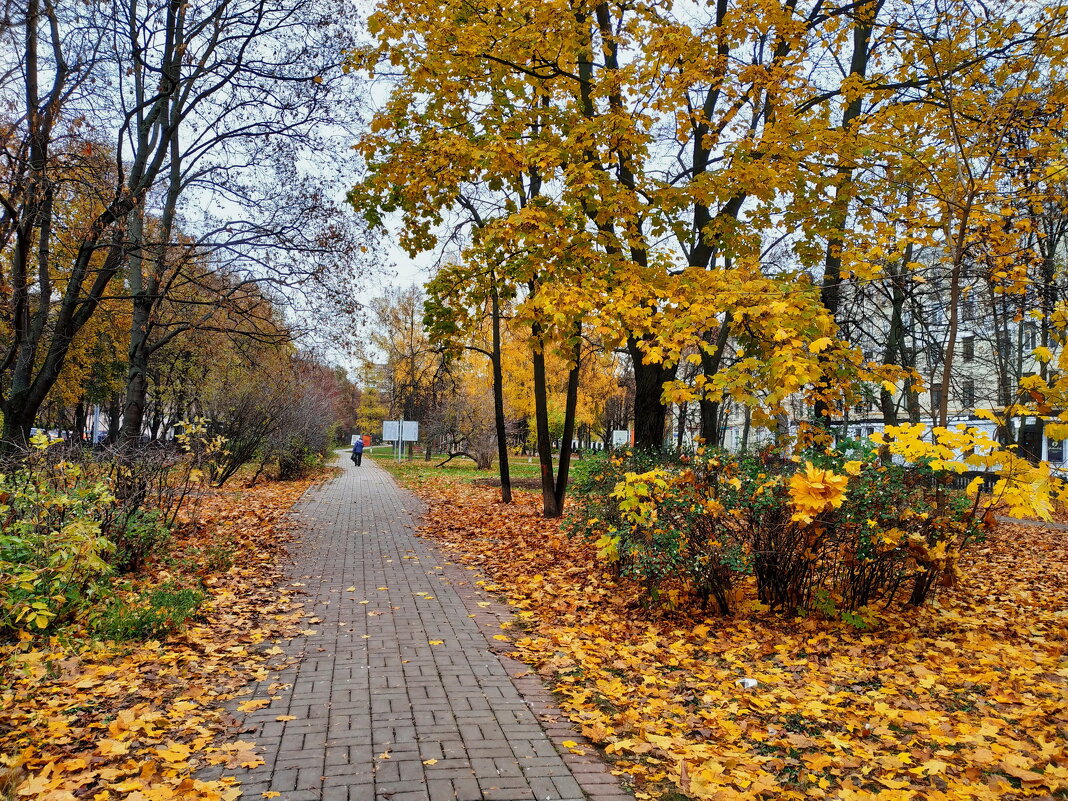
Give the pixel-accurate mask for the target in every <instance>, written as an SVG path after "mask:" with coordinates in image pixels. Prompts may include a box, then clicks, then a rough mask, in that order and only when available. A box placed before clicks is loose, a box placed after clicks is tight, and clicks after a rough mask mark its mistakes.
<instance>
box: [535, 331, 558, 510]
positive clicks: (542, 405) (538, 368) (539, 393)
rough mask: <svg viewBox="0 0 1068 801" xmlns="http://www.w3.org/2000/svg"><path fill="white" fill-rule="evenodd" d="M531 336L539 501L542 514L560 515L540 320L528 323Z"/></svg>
mask: <svg viewBox="0 0 1068 801" xmlns="http://www.w3.org/2000/svg"><path fill="white" fill-rule="evenodd" d="M531 334H532V335H533V339H534V354H533V362H534V431H535V436H536V438H537V441H538V461H539V462H540V464H541V503H542V514H543V515H544V516H545V517H559V516H560V512H561V510H560V508H559V507H558V506H557V503H556V482H555V480H554V476H553V443H552V439H551V438H550V436H549V388H548V385H547V383H546V378H545V350H544V347H545V343H544V339H543V336H542V329H541V325H540V324H539V323H534V324H533V325H532V326H531Z"/></svg>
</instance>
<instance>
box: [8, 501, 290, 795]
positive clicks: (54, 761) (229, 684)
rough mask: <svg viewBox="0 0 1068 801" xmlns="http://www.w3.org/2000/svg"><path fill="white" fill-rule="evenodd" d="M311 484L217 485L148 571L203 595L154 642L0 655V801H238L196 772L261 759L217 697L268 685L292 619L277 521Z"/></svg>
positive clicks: (49, 646) (56, 643) (61, 641)
mask: <svg viewBox="0 0 1068 801" xmlns="http://www.w3.org/2000/svg"><path fill="white" fill-rule="evenodd" d="M310 483H311V482H310V481H292V482H283V483H270V484H265V485H261V486H258V487H255V488H253V489H232V490H231V489H227V490H220V491H216V492H214V493H212V494H211V495H209V496H208V497H206V498H205V499H203V503H202V505H200V507H199V509H197V510H196V515H197V517H196V521H197V522H196V523H195V524H192V523H188V522H187V524H186V525H185V526H184V527H183V530H182V534H181V535H180V536H179V537H178V539H177V540H176V541H175V542H173V543H172V545H171V548H170V549H169V555H168V558H166V559H163V560H160V561H158V563H156V564H154V565H153V566H152V571H151V573H152V574H151V575H150V576H146V577H145V579H146V580H148V581H151V582H163V581H166V580H168V579H170V578H174V577H175V576H178V575H182V576H183V577H184V578H185V579H186V580H188V578H189V576H190V573H198V574H199V578H200V580H201V581H202V582H203V586H204V588H205V590H206V591H207V593H208V599H207V601H206V602H205V604H204V606H203V607H202V608H201V610H200V614H199V615H198V617H197V619H196V620H195V621H194V622H192V623H191V624H189V625H188V626H187V627H186V628H185V630H184V631H182V632H181V633H179V634H175V635H173V636H171V637H169V638H167V639H166V640H165V641H164V642H158V641H150V642H135V643H125V644H114V643H105V644H102V643H97V642H93V641H92V640H91V639H88V638H85V637H82V636H79V634H78V633H77V632H75V633H67V634H65V635H63V636H60V637H54V638H52V639H50V640H48V641H45V642H42V641H40V640H37V641H29V640H28V641H26V642H22V643H14V644H7V645H3V646H0V710H2V711H0V760H2V762H0V799H7V798H15V799H40V801H73V799H93V801H111V800H112V799H116V800H117V799H126V800H127V801H164V800H165V799H172V798H180V799H189V800H190V801H192V800H193V799H204V800H205V801H208V800H209V799H226V800H227V801H229V800H230V799H235V798H237V797H238V796H239V795H240V789H239V788H238V786H237V784H236V782H235V780H234V779H232V778H223V779H221V780H219V781H200V780H198V779H196V778H194V777H193V771H195V770H196V768H198V767H200V766H203V765H223V766H225V767H226V768H238V767H241V766H245V767H248V766H253V765H258V764H262V760H260V758H259V757H258V756H257V755H256V753H255V748H254V744H253V743H250V742H247V741H243V740H238V739H236V738H235V736H234V735H235V734H236V732H235V730H234V724H235V721H234V719H233V718H232V716H230V715H229V714H228V713H227V712H226V711H225V710H224V708H223V705H224V702H225V701H227V700H229V699H232V698H234V697H235V696H238V695H241V694H242V688H243V687H245V685H247V684H248V683H249V682H251V681H253V680H262V679H264V678H267V676H268V674H269V672H270V671H271V670H272V669H273V668H274V666H276V665H278V664H280V660H281V659H282V658H283V657H282V656H281V654H282V650H281V648H279V647H277V646H276V645H272V643H271V641H272V640H278V639H279V638H284V637H292V636H294V635H295V634H296V631H297V629H299V628H300V626H299V620H300V618H301V616H302V614H301V612H300V609H299V606H300V604H299V602H298V601H297V600H296V599H295V598H294V597H293V593H295V592H296V591H295V590H287V589H277V585H278V583H279V579H280V576H279V573H278V569H279V567H278V566H279V556H280V554H281V553H282V552H283V550H284V542H285V540H286V539H287V534H286V532H285V530H284V527H283V526H281V525H279V522H280V520H281V518H282V517H283V515H284V514H285V512H286V511H287V510H288V509H289V508H290V507H291V506H292V505H293V503H294V502H295V501H296V500H297V499H298V498H299V497H300V496H301V494H302V493H303V492H304V491H305V490H306V489H307V488H308V486H309V484H310Z"/></svg>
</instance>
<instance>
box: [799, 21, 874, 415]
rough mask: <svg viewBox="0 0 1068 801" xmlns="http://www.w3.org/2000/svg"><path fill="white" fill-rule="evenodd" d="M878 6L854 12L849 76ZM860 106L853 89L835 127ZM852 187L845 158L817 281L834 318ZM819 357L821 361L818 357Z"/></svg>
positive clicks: (821, 408)
mask: <svg viewBox="0 0 1068 801" xmlns="http://www.w3.org/2000/svg"><path fill="white" fill-rule="evenodd" d="M881 6H882V0H868V2H867V3H864V4H863V5H861V6H860V7H859V8H858V9H857V12H856V20H857V21H856V23H855V24H854V26H853V56H852V58H851V60H850V64H849V74H850V76H859V77H860V78H864V77H866V75H867V71H868V61H869V58H870V55H871V35H872V31H873V30H874V27H875V17H876V15H877V14H878V13H879V8H880V7H881ZM862 110H863V95H862V94H860V93H857V95H856V96H854V97H853V98H852V99H851V100H850V101H849V102H848V103H847V104H846V107H845V109H844V110H843V112H842V120H841V123H840V124H839V130H841V131H842V132H848V131H849V126H850V125H852V123H853V122H854V120H856V119H857V118H858V117H859V116H860V113H861V111H862ZM852 188H853V166H852V163H851V162H848V161H847V162H846V163H843V164H841V165H839V167H838V174H837V176H836V179H835V185H834V200H833V201H832V202H831V210H830V220H829V230H830V235H829V236H828V238H827V250H826V254H825V256H824V262H823V281H822V282H821V284H820V301H821V302H822V303H823V306H824V308H825V309H826V310H827V313H828V314H829V315H830V316H831V317H832V318H834V319H835V320H836V321H837V317H838V307H839V304H840V302H841V287H842V249H843V247H844V246H845V239H844V236H843V233H842V232H843V231H844V229H845V225H846V220H847V218H848V216H849V201H850V198H851V195H852ZM820 361H821V362H822V361H824V357H821V359H820ZM818 386H819V387H820V389H822V390H823V391H824V392H825V393H827V392H829V390H830V389H831V386H830V384H829V382H828V381H827V379H820V383H819V385H818ZM815 413H816V420H817V422H818V423H819V424H821V425H823V426H824V427H825V428H828V429H829V428H830V422H831V413H832V409H831V405H830V401H829V399H828V398H827V397H826V395H824V394H821V395H818V396H817V399H816V404H815Z"/></svg>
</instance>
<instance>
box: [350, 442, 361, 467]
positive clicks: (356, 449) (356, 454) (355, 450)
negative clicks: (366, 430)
mask: <svg viewBox="0 0 1068 801" xmlns="http://www.w3.org/2000/svg"><path fill="white" fill-rule="evenodd" d="M352 461H353V462H355V463H356V466H357V467H359V466H360V463H361V462H362V461H363V434H357V435H356V441H355V442H354V443H352Z"/></svg>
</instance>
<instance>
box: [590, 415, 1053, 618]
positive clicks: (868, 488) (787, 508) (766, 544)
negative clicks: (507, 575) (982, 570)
mask: <svg viewBox="0 0 1068 801" xmlns="http://www.w3.org/2000/svg"><path fill="white" fill-rule="evenodd" d="M980 433H981V432H975V431H971V432H967V431H941V432H935V433H934V434H933V436H932V439H931V441H929V442H928V441H926V440H924V439H923V437H922V431H921V430H920V429H919V428H914V427H909V426H904V427H899V428H898V429H893V428H892V429H888V434H887V436H886V437H885V438H880V444H881V446H882V448H881V450H879V451H876V450H874V449H872V447H871V446H870V445H862V444H859V443H853V444H850V445H849V446H848V447H845V448H843V449H841V450H834V449H824V450H812V451H810V452H807V453H806V454H805V455H804V456H803V457H802V456H794V457H793V458H790V459H788V458H784V457H783V456H782V455H781V454H780V453H776V452H772V451H766V452H762V453H759V454H751V455H737V454H728V453H723V452H716V453H711V452H709V453H703V452H701V453H698V454H695V455H693V456H690V457H684V458H682V459H679V460H674V461H672V460H668V461H665V462H663V463H656V462H655V461H654V460H653V459H651V458H650V457H648V456H642V455H636V454H635V455H631V456H630V457H629V458H628V459H620V458H619V457H618V456H616V457H614V458H613V460H598V459H592V460H587V461H586V463H585V464H584V465H582V466H581V467H580V468H579V470H578V478H577V480H576V484H575V493H576V497H577V498H578V499H579V501H580V503H581V504H582V508H581V509H580V510H579V512H578V513H577V514H576V515H574V516H573V517H572V521H571V530H572V531H573V532H576V533H580V534H582V535H584V536H588V537H590V538H591V539H593V540H595V541H596V546H597V552H598V556H599V558H601V559H604V560H606V561H607V562H608V563H609V564H610V565H611V566H612V568H613V569H615V570H617V571H618V572H620V573H621V574H625V575H632V576H634V577H636V578H638V579H640V580H641V581H642V582H643V583H644V585H645V586H646V588H647V591H648V594H649V598H650V599H651V600H652V601H654V602H656V601H658V600H660V599H661V598H670V599H678V598H680V597H685V596H686V593H689V594H691V595H692V596H695V597H696V598H697V599H698V600H700V601H701V602H702V604H707V603H708V601H709V600H710V599H712V598H715V600H716V603H717V606H718V607H719V609H720V611H721V612H723V613H726V612H728V611H729V610H730V608H731V600H732V596H733V587H734V585H735V583H736V582H737V581H738V580H739V579H740V578H742V577H743V576H745V575H750V574H751V575H752V576H753V577H754V579H755V583H756V590H757V594H758V597H759V598H760V600H761V601H762V602H764V603H766V604H768V606H769V607H770V608H772V609H776V610H779V611H781V612H786V613H798V612H813V611H814V612H817V613H819V614H822V615H824V616H829V617H839V616H841V617H843V618H845V619H847V620H850V621H853V622H856V621H858V620H859V618H858V617H857V616H856V614H855V612H856V611H857V610H862V609H863V608H865V607H868V606H870V605H872V604H875V603H879V602H881V603H884V604H890V603H893V602H894V601H895V600H901V601H907V602H909V603H911V604H914V605H918V604H922V603H924V602H925V601H926V600H928V598H929V597H930V596H931V593H932V592H933V590H934V588H935V587H936V586H937V584H938V583H939V582H940V581H941V583H944V584H952V583H953V582H954V581H955V580H956V575H957V564H958V562H959V559H960V557H961V554H962V553H963V551H964V550H965V549H966V548H967V546H968V545H969V544H971V543H973V542H975V541H977V540H979V539H981V538H982V537H983V536H984V534H985V531H986V529H987V528H988V527H989V525H990V524H991V523H992V521H993V515H992V512H993V511H994V510H997V509H1001V508H1006V509H1008V510H1010V511H1012V512H1015V513H1026V514H1029V515H1038V516H1041V515H1042V514H1043V513H1048V506H1049V501H1048V498H1049V488H1050V487H1051V486H1052V484H1053V483H1055V479H1053V478H1052V477H1051V476H1050V474H1049V470H1048V468H1043V467H1034V466H1033V465H1030V464H1028V463H1027V462H1026V461H1024V460H1022V459H1020V458H1019V457H1016V456H1015V455H1013V454H1012V453H1011V452H1006V451H1004V449H999V448H998V447H997V444H996V443H994V442H993V441H991V440H989V438H986V439H984V438H983V437H982V436H981V435H980ZM895 458H896V461H895ZM968 468H971V469H973V470H974V469H980V468H982V469H983V470H984V471H987V474H988V477H987V478H986V479H984V478H983V477H982V476H979V477H978V478H976V479H975V480H973V481H971V482H970V483H969V484H968V485H967V487H965V486H964V483H963V481H962V476H961V474H962V473H964V472H965V471H966V470H967V469H968ZM995 471H996V472H995ZM1043 498H1046V499H1047V500H1045V501H1043V500H1042V499H1043ZM665 586H667V587H670V588H671V592H670V593H664V592H663V588H664V587H665Z"/></svg>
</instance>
